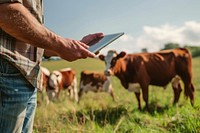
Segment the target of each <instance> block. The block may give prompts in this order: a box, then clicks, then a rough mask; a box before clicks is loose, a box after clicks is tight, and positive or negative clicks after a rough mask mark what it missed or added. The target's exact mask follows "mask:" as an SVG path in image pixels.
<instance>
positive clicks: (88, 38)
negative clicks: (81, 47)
mask: <svg viewBox="0 0 200 133" xmlns="http://www.w3.org/2000/svg"><path fill="white" fill-rule="evenodd" d="M103 36H104V35H103V33H94V34H89V35H87V36H85V37H83V38H82V40H81V42H83V43H85V44H89V43H90V42H92V41H93V40H95V39H97V38H101V37H103Z"/></svg>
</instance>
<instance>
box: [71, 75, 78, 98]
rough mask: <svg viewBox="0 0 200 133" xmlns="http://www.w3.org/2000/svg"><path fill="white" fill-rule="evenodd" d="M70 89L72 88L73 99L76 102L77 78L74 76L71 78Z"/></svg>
mask: <svg viewBox="0 0 200 133" xmlns="http://www.w3.org/2000/svg"><path fill="white" fill-rule="evenodd" d="M72 90H73V96H74V100H75V102H78V94H77V93H78V92H77V79H76V77H75V78H74V80H73V85H72Z"/></svg>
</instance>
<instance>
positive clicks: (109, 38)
mask: <svg viewBox="0 0 200 133" xmlns="http://www.w3.org/2000/svg"><path fill="white" fill-rule="evenodd" d="M122 35H124V33H123V32H120V33H115V34H108V35H104V36H103V37H100V38H97V39H95V40H93V41H91V42H90V43H89V44H87V45H89V46H90V47H89V48H88V50H89V51H90V52H93V53H98V52H99V51H100V50H101V49H102V48H104V47H105V46H107V45H108V44H110V43H111V42H113V41H115V40H116V39H117V38H119V37H120V36H122Z"/></svg>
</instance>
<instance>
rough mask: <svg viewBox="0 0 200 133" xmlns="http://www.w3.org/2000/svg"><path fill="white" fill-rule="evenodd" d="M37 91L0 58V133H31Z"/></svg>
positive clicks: (17, 71)
mask: <svg viewBox="0 0 200 133" xmlns="http://www.w3.org/2000/svg"><path fill="white" fill-rule="evenodd" d="M36 99H37V89H35V88H34V87H32V86H31V85H30V84H29V82H28V81H26V79H25V78H24V77H23V76H22V75H21V73H20V72H19V70H18V69H16V68H15V67H13V66H12V65H11V64H9V62H7V61H6V60H5V59H2V58H1V57H0V133H31V132H32V131H33V121H34V115H35V110H36V105H37V104H36V102H37V100H36Z"/></svg>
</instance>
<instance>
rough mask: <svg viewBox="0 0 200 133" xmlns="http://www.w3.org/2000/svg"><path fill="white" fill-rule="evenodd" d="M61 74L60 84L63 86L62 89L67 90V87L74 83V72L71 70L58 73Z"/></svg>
mask: <svg viewBox="0 0 200 133" xmlns="http://www.w3.org/2000/svg"><path fill="white" fill-rule="evenodd" d="M60 72H61V74H62V82H63V83H62V84H63V88H67V87H69V86H70V85H71V84H72V82H73V81H74V78H75V76H76V72H75V70H73V69H67V70H64V69H63V70H61V71H60Z"/></svg>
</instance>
